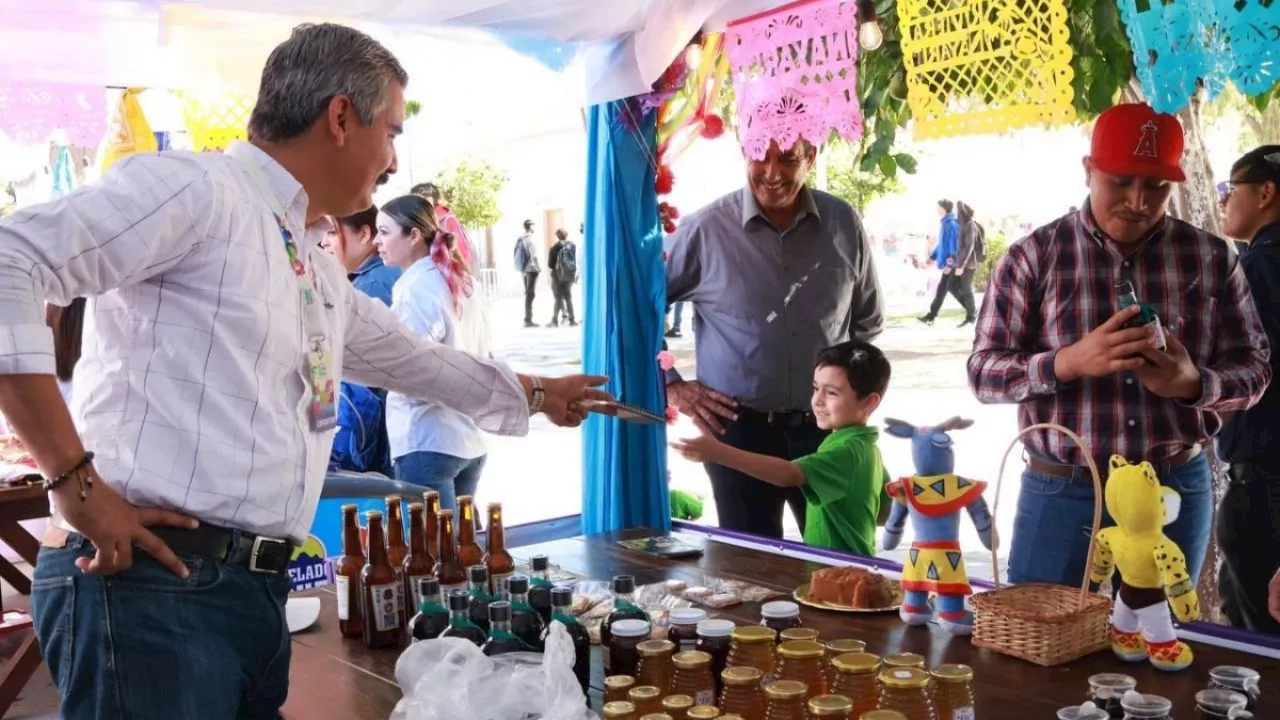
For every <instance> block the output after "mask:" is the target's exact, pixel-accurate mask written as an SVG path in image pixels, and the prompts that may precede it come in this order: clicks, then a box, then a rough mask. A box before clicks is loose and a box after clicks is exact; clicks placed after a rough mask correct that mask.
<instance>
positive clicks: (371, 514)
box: [364, 510, 382, 522]
mask: <svg viewBox="0 0 1280 720" xmlns="http://www.w3.org/2000/svg"><path fill="white" fill-rule="evenodd" d="M364 516H365V518H366V519H368V520H377V521H378V522H382V511H381V510H370V511H368V512H366V513H365V514H364Z"/></svg>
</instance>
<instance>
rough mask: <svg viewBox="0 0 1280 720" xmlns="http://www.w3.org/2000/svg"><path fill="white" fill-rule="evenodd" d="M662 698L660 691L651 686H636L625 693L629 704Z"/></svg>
mask: <svg viewBox="0 0 1280 720" xmlns="http://www.w3.org/2000/svg"><path fill="white" fill-rule="evenodd" d="M661 697H662V689H661V688H658V687H656V686H653V685H637V686H635V687H633V688H631V689H630V690H628V691H627V699H628V700H630V701H631V702H636V701H637V700H639V701H646V702H651V701H653V700H658V699H659V698H661ZM637 704H639V703H637Z"/></svg>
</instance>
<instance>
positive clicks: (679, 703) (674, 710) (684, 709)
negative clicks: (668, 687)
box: [662, 695, 693, 720]
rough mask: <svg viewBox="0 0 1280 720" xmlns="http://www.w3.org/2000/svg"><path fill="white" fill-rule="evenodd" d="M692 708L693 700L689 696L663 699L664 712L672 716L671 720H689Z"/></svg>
mask: <svg viewBox="0 0 1280 720" xmlns="http://www.w3.org/2000/svg"><path fill="white" fill-rule="evenodd" d="M691 707H693V698H691V697H689V696H688V695H668V696H666V697H664V698H662V712H664V713H666V714H668V715H670V716H671V720H688V718H689V708H691Z"/></svg>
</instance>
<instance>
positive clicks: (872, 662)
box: [831, 652, 880, 675]
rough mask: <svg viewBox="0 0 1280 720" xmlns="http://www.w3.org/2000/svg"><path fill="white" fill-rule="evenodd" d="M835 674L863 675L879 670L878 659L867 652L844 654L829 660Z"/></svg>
mask: <svg viewBox="0 0 1280 720" xmlns="http://www.w3.org/2000/svg"><path fill="white" fill-rule="evenodd" d="M831 667H833V668H835V669H836V671H837V672H842V673H856V674H859V675H861V674H864V673H871V672H878V671H879V670H880V657H879V656H877V655H872V654H871V653H867V652H855V653H844V654H843V655H837V656H835V657H833V658H831Z"/></svg>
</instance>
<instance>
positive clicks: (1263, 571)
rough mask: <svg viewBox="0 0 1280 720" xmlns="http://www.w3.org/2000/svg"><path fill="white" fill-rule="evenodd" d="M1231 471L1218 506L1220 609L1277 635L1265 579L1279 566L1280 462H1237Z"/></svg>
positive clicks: (1236, 621) (1239, 623)
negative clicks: (1220, 557) (1228, 482)
mask: <svg viewBox="0 0 1280 720" xmlns="http://www.w3.org/2000/svg"><path fill="white" fill-rule="evenodd" d="M1230 473H1231V485H1230V486H1229V487H1228V488H1227V494H1226V495H1224V496H1223V498H1222V504H1221V505H1219V506H1218V545H1219V546H1220V547H1221V548H1222V567H1221V569H1220V570H1219V571H1218V596H1219V597H1220V598H1221V599H1222V612H1223V613H1225V614H1226V616H1227V619H1228V620H1229V621H1230V622H1231V624H1232V625H1234V626H1236V627H1239V628H1245V629H1247V630H1250V631H1252V632H1262V633H1268V634H1271V635H1280V623H1278V622H1276V620H1275V618H1273V617H1271V614H1270V613H1269V612H1267V584H1268V583H1270V582H1271V578H1272V577H1273V576H1274V575H1275V574H1276V569H1277V568H1280V463H1267V464H1255V463H1238V464H1234V465H1232V466H1231V470H1230Z"/></svg>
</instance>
